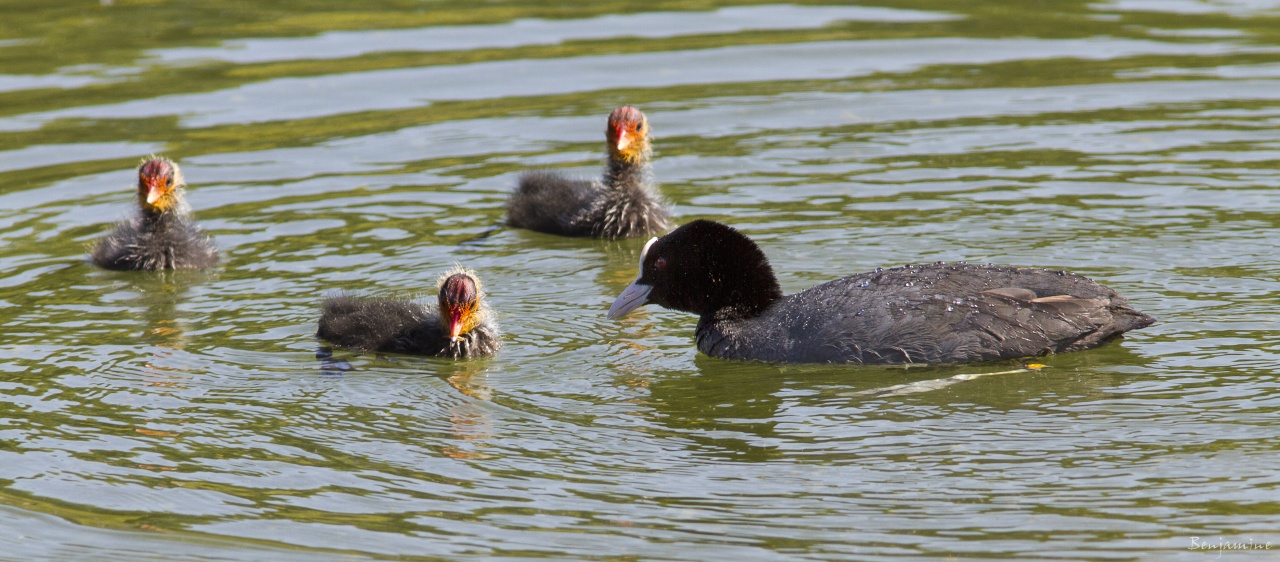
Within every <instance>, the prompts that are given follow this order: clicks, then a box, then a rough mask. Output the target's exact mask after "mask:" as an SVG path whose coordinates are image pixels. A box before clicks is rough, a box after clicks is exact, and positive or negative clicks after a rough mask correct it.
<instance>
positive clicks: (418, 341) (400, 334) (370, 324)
mask: <svg viewBox="0 0 1280 562" xmlns="http://www.w3.org/2000/svg"><path fill="white" fill-rule="evenodd" d="M316 335H317V336H319V337H321V338H323V339H325V340H328V341H330V342H333V343H335V344H337V345H340V346H343V347H348V348H351V349H353V350H356V351H387V352H395V353H418V354H431V355H435V354H438V353H440V352H441V350H443V349H444V348H446V347H448V343H449V338H448V336H447V335H446V334H445V333H444V329H443V328H442V327H441V325H440V316H439V312H437V311H435V310H434V309H431V308H428V307H424V306H422V305H421V304H419V303H416V302H413V301H403V300H393V299H386V298H371V297H357V296H352V295H338V296H334V297H330V298H327V299H325V300H324V302H323V303H322V304H321V308H320V327H319V329H318V330H317V331H316Z"/></svg>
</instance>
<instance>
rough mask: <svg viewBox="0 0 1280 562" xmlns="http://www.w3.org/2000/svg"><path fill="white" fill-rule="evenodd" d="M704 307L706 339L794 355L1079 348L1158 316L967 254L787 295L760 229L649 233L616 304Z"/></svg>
mask: <svg viewBox="0 0 1280 562" xmlns="http://www.w3.org/2000/svg"><path fill="white" fill-rule="evenodd" d="M650 302H651V303H655V304H658V305H660V306H663V307H666V308H673V309H676V310H683V311H686V312H692V313H694V314H697V315H699V316H700V317H701V318H700V319H699V321H698V328H697V331H696V337H697V343H698V349H699V350H700V351H702V352H703V353H706V354H707V355H711V356H714V357H722V358H726V359H749V360H758V361H771V362H786V363H962V362H971V361H987V360H993V359H1011V358H1018V357H1032V356H1038V355H1044V354H1048V353H1062V352H1066V351H1078V350H1082V349H1088V348H1090V347H1094V346H1096V345H1099V344H1101V343H1103V342H1105V341H1107V340H1110V339H1112V338H1115V337H1117V336H1119V335H1121V334H1123V333H1125V332H1127V331H1129V330H1134V329H1137V328H1143V327H1146V326H1150V325H1151V324H1152V323H1153V322H1155V318H1152V317H1151V316H1148V315H1146V314H1143V313H1141V312H1138V311H1137V310H1134V309H1133V308H1130V307H1129V306H1128V305H1127V304H1126V303H1125V299H1124V297H1121V296H1120V295H1118V294H1116V292H1115V291H1113V290H1111V289H1109V288H1107V287H1105V286H1103V285H1101V284H1098V283H1097V282H1095V281H1093V280H1090V279H1088V278H1085V277H1081V276H1078V275H1073V274H1070V273H1066V272H1061V271H1049V270H1044V269H1026V268H1017V267H1005V266H995V265H971V264H965V263H955V264H944V263H939V264H932V265H911V266H905V267H896V268H893V269H883V270H876V271H874V272H868V273H862V274H859V275H852V276H849V277H844V278H841V279H836V280H834V281H830V282H827V283H824V284H822V285H818V286H817V287H813V288H811V289H808V290H805V291H801V292H799V293H796V294H793V295H783V294H782V291H781V289H779V287H778V281H777V278H776V277H774V274H773V268H772V267H770V266H769V260H768V259H767V258H766V257H765V255H764V253H763V252H761V251H760V248H759V247H757V246H756V244H755V243H754V242H752V241H751V239H750V238H748V237H746V236H745V235H743V234H742V233H740V232H738V231H737V230H735V229H733V228H730V227H728V226H725V225H723V224H720V223H717V222H712V221H707V220H696V221H693V222H690V223H689V224H686V225H684V226H681V227H680V228H677V229H676V230H674V231H672V232H671V233H670V234H667V235H666V236H663V237H662V238H655V239H653V240H650V241H649V243H648V244H647V245H646V246H645V248H644V251H643V252H642V253H641V255H640V273H639V276H638V277H637V278H636V280H635V282H633V283H632V284H631V285H630V286H629V287H627V288H626V290H625V291H623V293H622V295H620V296H619V297H618V299H617V300H616V301H614V303H613V306H612V307H611V308H610V309H609V317H610V318H620V317H622V316H623V315H625V314H627V313H628V312H631V311H632V310H634V309H636V308H637V307H639V306H641V305H643V304H645V303H650Z"/></svg>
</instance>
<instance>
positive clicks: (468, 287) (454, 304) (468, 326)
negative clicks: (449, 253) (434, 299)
mask: <svg viewBox="0 0 1280 562" xmlns="http://www.w3.org/2000/svg"><path fill="white" fill-rule="evenodd" d="M480 297H481V293H480V281H479V279H477V278H476V277H475V275H474V274H472V273H471V272H469V271H466V270H462V269H461V268H455V269H454V270H452V271H450V272H449V273H446V274H445V276H444V278H443V279H442V280H441V281H440V295H439V297H438V298H439V301H440V322H441V324H443V325H444V329H445V331H446V332H448V333H449V339H450V340H451V341H456V340H457V339H458V337H459V336H462V335H463V334H466V333H467V332H470V331H471V330H472V329H474V328H475V327H476V326H478V325H479V324H480V321H481V320H482V318H481V314H480V313H479V312H480Z"/></svg>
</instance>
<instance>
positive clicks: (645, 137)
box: [507, 105, 671, 240]
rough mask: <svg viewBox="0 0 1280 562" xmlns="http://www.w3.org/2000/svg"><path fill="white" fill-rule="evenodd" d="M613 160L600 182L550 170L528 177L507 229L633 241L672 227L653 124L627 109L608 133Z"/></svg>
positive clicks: (613, 117)
mask: <svg viewBox="0 0 1280 562" xmlns="http://www.w3.org/2000/svg"><path fill="white" fill-rule="evenodd" d="M604 136H605V141H606V142H605V145H606V146H607V147H608V150H607V152H608V161H607V163H606V164H605V170H604V177H603V178H601V179H599V180H597V181H591V180H584V179H573V178H566V177H564V176H562V175H560V174H558V173H556V172H552V171H549V170H538V171H532V172H525V173H524V174H522V175H521V176H520V184H519V185H518V186H517V187H516V190H515V192H514V193H512V194H511V199H510V201H508V203H507V224H508V225H510V226H514V227H516V228H527V229H529V230H536V231H538V232H546V233H549V234H559V235H562V236H591V237H595V238H608V239H611V240H612V239H616V238H627V237H631V236H645V235H650V234H654V233H658V232H663V231H666V230H667V229H669V228H671V214H670V212H669V211H668V210H667V207H666V203H665V202H664V201H663V200H662V196H661V195H659V194H658V190H657V189H656V188H655V187H654V186H653V184H652V183H651V180H650V177H651V173H650V171H649V124H648V121H647V120H646V119H645V116H644V114H643V113H641V112H640V110H639V109H636V108H635V107H632V106H630V105H624V106H622V107H619V108H617V109H615V110H613V113H610V114H609V123H608V125H607V126H606V127H605V130H604Z"/></svg>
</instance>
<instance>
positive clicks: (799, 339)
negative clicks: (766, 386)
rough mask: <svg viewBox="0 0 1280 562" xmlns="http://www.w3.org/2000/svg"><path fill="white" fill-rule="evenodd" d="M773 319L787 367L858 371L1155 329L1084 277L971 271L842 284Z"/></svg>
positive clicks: (1077, 343) (1009, 354)
mask: <svg viewBox="0 0 1280 562" xmlns="http://www.w3.org/2000/svg"><path fill="white" fill-rule="evenodd" d="M787 311H790V312H787ZM778 314H780V315H781V316H778V318H779V319H783V320H782V321H783V322H785V323H786V324H787V329H788V330H789V332H790V337H789V338H790V340H791V342H792V343H791V349H790V351H789V353H788V355H789V357H788V360H790V361H818V362H825V361H847V362H858V363H953V362H967V361H984V360H993V359H1007V358H1017V357H1031V356H1037V355H1043V354H1046V353H1057V352H1064V351H1075V350H1080V349H1086V348H1089V347H1093V346H1095V345H1098V344H1100V343H1102V342H1104V341H1106V340H1108V339H1111V338H1113V337H1116V336H1118V335H1120V334H1122V333H1124V332H1126V331H1129V330H1132V329H1136V328H1141V327H1144V326H1148V325H1150V324H1151V323H1153V322H1154V319H1153V318H1151V317H1150V316H1147V315H1145V314H1142V313H1141V312H1138V311H1136V310H1134V309H1133V308H1130V307H1129V306H1128V305H1127V304H1126V302H1125V299H1124V298H1123V297H1120V296H1119V295H1118V294H1116V292H1115V291H1113V290H1111V289H1110V288H1107V287H1105V286H1103V285H1101V284H1098V283H1096V282H1094V281H1093V280H1090V279H1088V278H1085V277H1080V276H1078V275H1072V274H1066V273H1062V272H1055V271H1048V270H1043V269H1022V268H1013V267H997V266H981V265H968V264H954V265H946V264H938V265H929V266H909V267H901V268H894V269H887V270H883V271H879V272H872V273H866V274H862V275H856V276H851V277H846V278H843V279H838V280H835V281H832V282H830V283H826V284H823V285H819V286H818V287H814V288H813V289H810V290H807V291H803V292H801V293H797V294H795V295H792V296H791V297H788V298H786V299H784V300H783V301H781V302H780V303H779V306H777V307H775V308H774V309H773V310H771V311H770V315H771V316H772V315H778Z"/></svg>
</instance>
